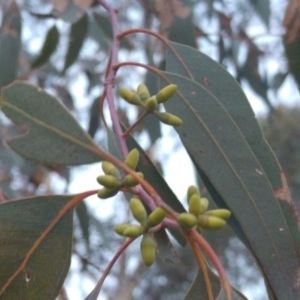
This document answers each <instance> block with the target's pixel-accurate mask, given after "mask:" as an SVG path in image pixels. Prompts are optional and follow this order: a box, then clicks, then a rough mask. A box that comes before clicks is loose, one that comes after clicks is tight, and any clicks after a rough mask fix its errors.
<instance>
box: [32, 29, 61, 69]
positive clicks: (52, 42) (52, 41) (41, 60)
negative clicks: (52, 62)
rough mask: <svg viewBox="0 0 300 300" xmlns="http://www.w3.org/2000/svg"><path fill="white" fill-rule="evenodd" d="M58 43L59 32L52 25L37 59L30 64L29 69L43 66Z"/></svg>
mask: <svg viewBox="0 0 300 300" xmlns="http://www.w3.org/2000/svg"><path fill="white" fill-rule="evenodd" d="M58 41H59V32H58V30H57V27H56V26H55V25H54V26H53V27H51V28H50V29H49V31H48V33H47V36H46V39H45V42H44V45H43V47H42V50H41V52H40V54H39V55H38V57H37V58H36V59H35V60H34V61H33V62H32V64H31V68H33V69H34V68H37V67H40V66H42V65H43V64H45V63H46V62H47V61H48V60H49V58H50V56H51V55H52V54H53V52H54V51H55V49H56V47H57V45H58Z"/></svg>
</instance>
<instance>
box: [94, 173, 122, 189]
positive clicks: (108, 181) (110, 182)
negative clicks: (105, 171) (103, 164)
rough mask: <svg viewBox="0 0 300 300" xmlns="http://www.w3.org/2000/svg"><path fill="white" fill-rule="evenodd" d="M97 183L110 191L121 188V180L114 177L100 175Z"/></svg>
mask: <svg viewBox="0 0 300 300" xmlns="http://www.w3.org/2000/svg"><path fill="white" fill-rule="evenodd" d="M97 181H98V183H100V184H101V185H103V186H105V187H107V188H109V189H114V188H117V187H119V186H120V182H119V180H118V179H117V178H116V177H115V176H112V175H100V176H98V177H97Z"/></svg>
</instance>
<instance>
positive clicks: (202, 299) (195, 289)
mask: <svg viewBox="0 0 300 300" xmlns="http://www.w3.org/2000/svg"><path fill="white" fill-rule="evenodd" d="M207 273H208V277H209V280H210V284H211V287H212V291H213V295H214V299H217V297H218V296H219V297H220V295H219V293H220V291H221V283H220V278H219V277H218V276H217V275H216V274H215V273H214V272H213V271H212V270H211V269H210V268H209V267H207ZM206 290H207V288H206V285H205V281H204V277H203V272H202V270H201V269H198V272H197V275H196V277H195V279H194V281H193V283H192V285H191V287H190V289H189V291H188V293H187V294H186V296H185V298H184V300H207V299H208V295H207V293H205V292H204V291H206ZM231 292H232V300H247V298H246V297H245V296H244V295H242V294H241V293H240V292H239V291H237V290H236V289H234V288H232V289H231ZM218 299H220V300H221V299H224V300H227V297H226V296H225V295H224V296H221V297H220V298H218Z"/></svg>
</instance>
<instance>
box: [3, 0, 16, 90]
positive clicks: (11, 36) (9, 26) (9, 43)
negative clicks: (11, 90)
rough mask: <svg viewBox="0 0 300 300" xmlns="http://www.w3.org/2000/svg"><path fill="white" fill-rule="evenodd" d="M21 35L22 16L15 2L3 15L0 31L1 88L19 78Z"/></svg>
mask: <svg viewBox="0 0 300 300" xmlns="http://www.w3.org/2000/svg"><path fill="white" fill-rule="evenodd" d="M20 35H21V15H20V12H19V8H18V6H17V4H16V3H15V2H14V1H13V2H12V4H11V5H10V6H9V7H8V9H7V11H5V12H4V14H3V20H2V26H1V30H0V88H1V87H3V86H5V85H8V84H10V83H11V82H13V81H14V80H15V78H16V76H17V71H18V61H19V51H20V47H21V38H20Z"/></svg>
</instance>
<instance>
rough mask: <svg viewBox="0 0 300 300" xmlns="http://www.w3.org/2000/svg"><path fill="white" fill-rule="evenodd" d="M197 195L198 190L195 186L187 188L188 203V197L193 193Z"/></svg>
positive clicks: (188, 198)
mask: <svg viewBox="0 0 300 300" xmlns="http://www.w3.org/2000/svg"><path fill="white" fill-rule="evenodd" d="M194 194H196V195H198V196H200V193H199V190H198V188H197V187H195V186H194V185H191V186H189V188H188V190H187V201H188V203H189V200H190V198H191V197H192V196H193V195H194Z"/></svg>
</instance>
